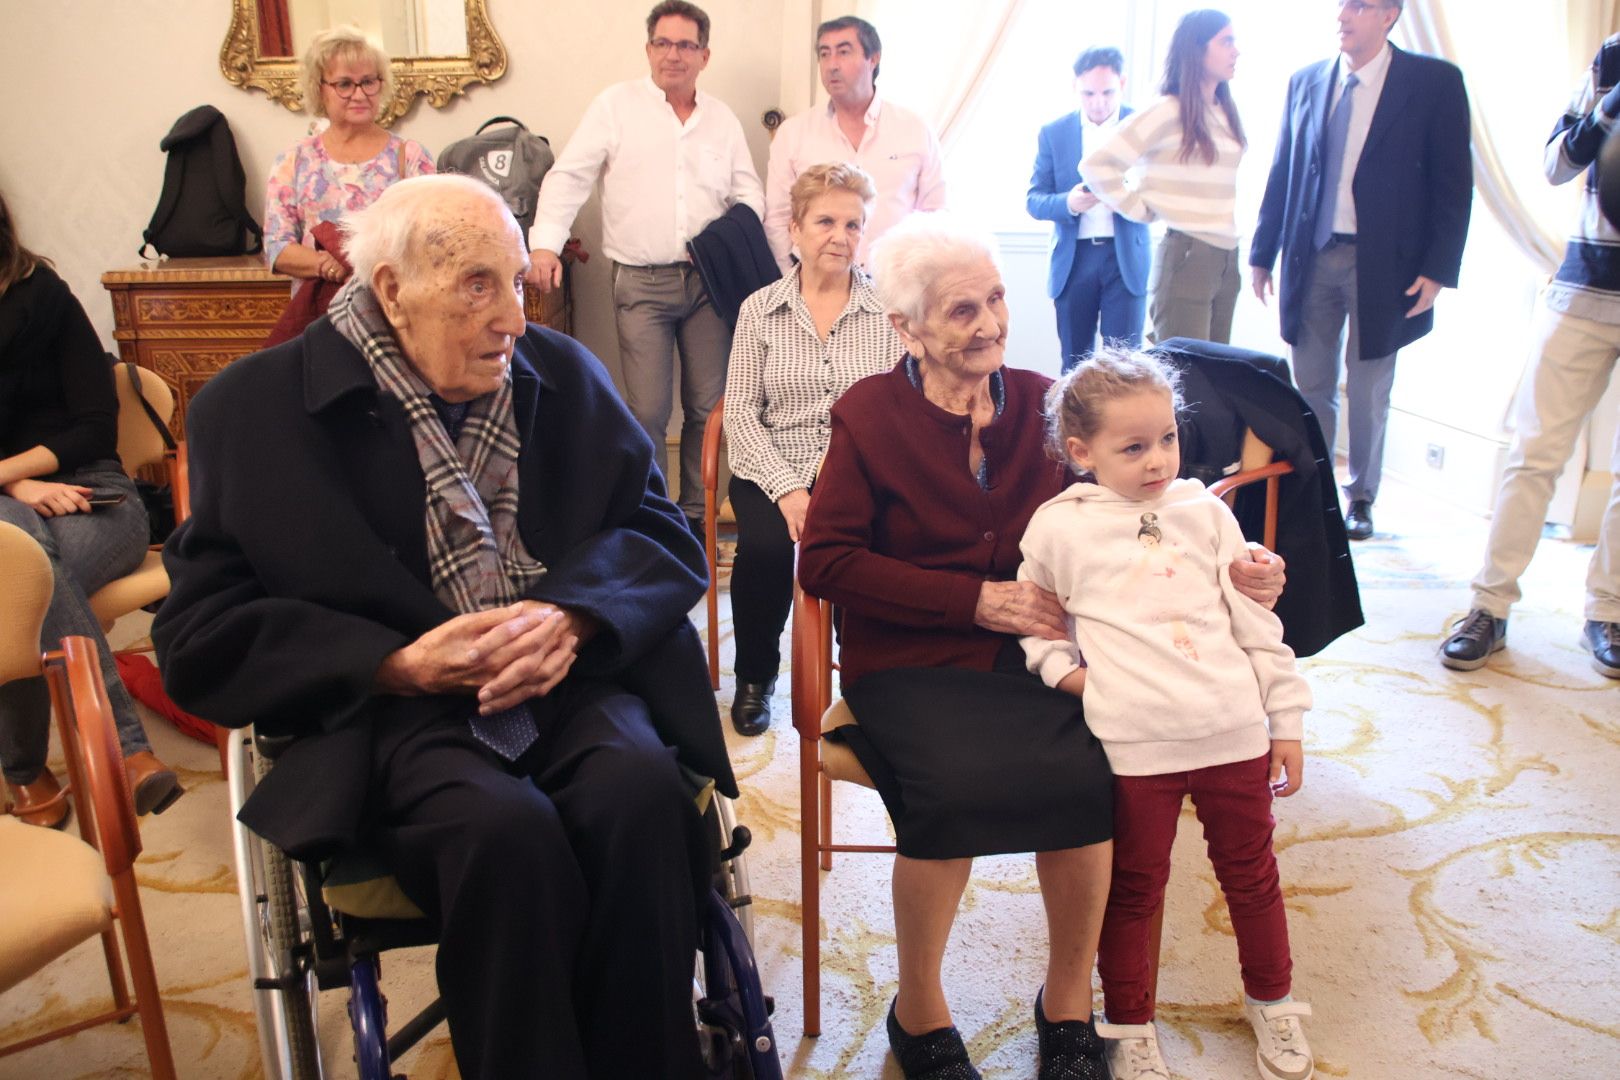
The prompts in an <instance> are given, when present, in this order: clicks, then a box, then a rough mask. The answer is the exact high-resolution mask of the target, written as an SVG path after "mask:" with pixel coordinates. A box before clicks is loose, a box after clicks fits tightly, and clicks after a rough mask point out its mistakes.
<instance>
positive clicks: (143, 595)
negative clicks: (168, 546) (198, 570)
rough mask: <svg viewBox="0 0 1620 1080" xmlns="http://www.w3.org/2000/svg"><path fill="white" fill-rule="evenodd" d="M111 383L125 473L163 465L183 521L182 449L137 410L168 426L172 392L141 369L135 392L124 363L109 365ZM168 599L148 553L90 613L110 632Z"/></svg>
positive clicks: (99, 595) (96, 597)
mask: <svg viewBox="0 0 1620 1080" xmlns="http://www.w3.org/2000/svg"><path fill="white" fill-rule="evenodd" d="M113 381H114V383H115V384H116V385H117V387H118V457H119V459H120V460H121V461H122V462H123V464H124V471H125V472H127V473H129V474H130V475H131V476H134V475H135V473H136V471H137V470H139V469H142V468H144V467H146V466H148V465H155V464H157V463H159V462H163V463H164V464H165V465H166V466H167V469H168V473H169V484H170V489H171V490H172V491H173V492H174V497H175V507H174V509H175V519H176V520H177V521H178V520H183V516H182V509H183V507H184V499H185V493H186V478H185V475H184V474H185V458H184V454H185V447H184V446H183V445H181V446H178V447H176V448H175V449H173V450H171V449H170V448H169V447H168V445H167V443H166V442H165V440H164V438H163V435H162V433H160V432H159V431H158V429H157V426H156V425H155V424H153V423H152V418H151V417H150V416H148V415H147V413H146V410H145V409H143V408H142V407H141V398H143V397H144V398H145V399H146V402H147V404H148V405H150V406H151V407H152V412H153V413H155V414H156V415H157V416H158V417H160V418H161V419H163V420H164V422H167V421H168V420H169V419H170V418H171V417H173V415H174V389H173V388H172V387H170V386H169V384H168V383H166V382H164V381H163V379H161V378H159V377H158V374H157V372H155V371H150V370H147V369H146V368H142V369H140V388H139V389H138V390H137V389H136V387H135V384H134V382H133V380H132V379H131V377H130V372H129V365H128V364H116V365H114V367H113ZM168 595H169V575H168V574H167V573H166V572H165V571H164V569H163V557H162V555H161V554H160V553H159V552H158V551H156V550H152V551H148V552H147V553H146V557H145V558H144V559H142V560H141V564H140V566H138V567H136V568H135V569H134V570H133V571H131V572H130V573H128V574H126V575H124V576H123V577H121V578H118V579H117V580H115V581H110V582H108V583H107V584H105V585H103V586H102V587H101V588H99V589H97V590H96V591H95V592H94V593H92V594H91V596H90V610H91V612H92V613H94V614H95V617H96V621H97V622H99V623H101V628H102V630H103V631H107V630H111V629H112V625H113V623H115V622H117V621H118V619H119V618H120V617H121V616H124V615H128V614H129V613H130V612H132V611H135V610H137V609H139V608H143V607H145V606H146V605H147V604H151V603H154V602H156V601H158V600H162V599H163V598H164V597H165V596H168Z"/></svg>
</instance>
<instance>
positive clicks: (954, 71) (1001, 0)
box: [817, 0, 1028, 148]
mask: <svg viewBox="0 0 1620 1080" xmlns="http://www.w3.org/2000/svg"><path fill="white" fill-rule="evenodd" d="M1027 3H1028V0H938V2H932V3H927V4H926V6H925V7H923V6H922V5H919V3H918V0H856V2H855V3H854V4H853V5H852V10H851V11H850V14H854V15H859V16H860V17H861V18H863V19H866V20H867V21H868V22H870V23H872V25H874V26H876V27H877V28H878V33H879V34H884V33H887V32H893V35H894V36H893V38H892V39H891V40H890V41H889V42H887V43H886V44H885V47H884V51H883V64H882V71H881V72H880V73H879V76H878V85H879V87H881V86H882V85H883V83H884V81H885V80H889V79H891V77H892V79H893V81H894V82H903V83H904V84H905V87H906V94H905V104H906V105H907V106H908V107H909V108H912V109H915V110H917V111H918V112H920V113H921V114H922V115H923V117H924V118H925V119H926V120H927V121H928V122H929V123H930V124H932V125H933V128H934V132H935V133H936V134H937V135H938V136H939V139H940V142H941V143H942V144H943V145H944V146H945V147H946V148H949V147H950V146H951V144H952V142H953V140H954V139H955V137H956V135H957V133H958V131H959V128H960V121H961V119H962V117H963V116H964V115H965V114H966V113H967V111H968V108H969V107H970V106H971V105H972V104H973V101H974V99H975V98H976V97H978V95H979V93H980V91H981V90H983V88H984V83H985V80H986V78H987V77H988V76H989V73H990V71H991V69H992V68H993V67H994V66H995V61H996V58H997V57H998V56H999V55H1000V54H1001V51H1002V49H1003V47H1004V46H1005V45H1006V42H1007V38H1008V34H1009V31H1010V29H1011V27H1012V25H1013V23H1014V21H1015V20H1016V19H1017V18H1018V16H1019V14H1020V12H1021V11H1022V9H1023V8H1024V7H1025V6H1026V4H1027ZM920 8H921V9H922V10H924V11H926V14H927V18H925V19H924V18H918V15H919V9H920ZM837 15H838V12H837V11H836V10H835V5H828V6H827V7H825V8H824V9H823V11H822V14H821V18H822V19H823V20H826V19H832V18H836V17H837ZM891 85H892V83H891ZM817 100H818V101H825V100H826V96H825V94H824V93H821V94H818V95H817Z"/></svg>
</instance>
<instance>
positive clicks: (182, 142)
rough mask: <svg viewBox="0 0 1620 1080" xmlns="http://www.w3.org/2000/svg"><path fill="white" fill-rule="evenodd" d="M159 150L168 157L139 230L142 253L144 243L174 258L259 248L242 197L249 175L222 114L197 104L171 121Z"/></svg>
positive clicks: (259, 239)
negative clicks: (159, 192) (148, 215)
mask: <svg viewBox="0 0 1620 1080" xmlns="http://www.w3.org/2000/svg"><path fill="white" fill-rule="evenodd" d="M159 149H161V150H163V151H164V152H165V153H167V154H168V155H169V160H168V164H167V165H166V166H165V167H164V170H163V194H162V195H160V196H158V204H157V209H156V210H155V211H153V212H152V222H151V224H149V225H148V226H147V227H146V232H145V233H143V234H142V235H143V237H144V238H145V241H146V242H145V243H143V244H142V245H141V247H140V254H141V256H142V257H143V258H145V257H147V255H146V249H147V247H148V246H150V247H152V248H155V249H156V250H157V252H158V254H160V255H170V256H174V257H177V258H185V257H190V256H195V255H246V254H251V253H253V252H255V251H259V250H260V249H261V248H262V247H263V238H264V230H262V229H260V228H259V223H258V222H257V221H254V220H253V217H252V215H250V214H249V213H248V212H247V204H246V203H245V202H244V201H243V189H244V188H245V187H246V186H247V180H246V178H245V177H244V176H243V174H242V159H241V158H239V157H237V156H236V139H235V138H233V137H232V136H231V125H230V124H229V123H227V122H226V120H225V115H224V114H223V113H221V112H220V111H219V110H218V109H216V108H214V107H213V106H212V105H199V106H197V107H196V108H195V109H192V110H191V111H190V112H188V113H186V114H185V115H184V116H182V117H181V118H180V119H178V120H176V121H175V122H174V127H173V128H171V129H170V130H169V133H168V134H167V135H165V136H164V137H163V141H162V142H161V143H160V144H159ZM249 235H251V241H250V240H249Z"/></svg>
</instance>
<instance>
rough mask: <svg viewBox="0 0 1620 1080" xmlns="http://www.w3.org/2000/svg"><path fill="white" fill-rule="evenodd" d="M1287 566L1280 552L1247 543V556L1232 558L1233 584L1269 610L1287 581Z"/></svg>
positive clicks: (1275, 604) (1273, 605) (1275, 602)
mask: <svg viewBox="0 0 1620 1080" xmlns="http://www.w3.org/2000/svg"><path fill="white" fill-rule="evenodd" d="M1287 569H1288V564H1286V563H1285V562H1283V557H1282V556H1281V555H1278V554H1277V553H1276V552H1274V551H1267V550H1266V549H1265V548H1264V547H1261V546H1260V545H1259V544H1250V545H1249V550H1248V552H1247V557H1244V556H1239V557H1238V558H1236V559H1233V560H1232V587H1233V588H1234V589H1236V590H1237V591H1238V592H1240V593H1242V594H1243V595H1244V596H1247V597H1248V598H1249V599H1250V600H1253V601H1254V602H1255V603H1257V604H1259V605H1260V606H1261V607H1263V608H1265V609H1266V610H1268V611H1269V610H1271V609H1272V608H1274V607H1276V606H1277V598H1278V597H1280V596H1282V591H1283V586H1284V585H1285V584H1287V582H1288V574H1287Z"/></svg>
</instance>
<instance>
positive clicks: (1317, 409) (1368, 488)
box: [1293, 242, 1397, 502]
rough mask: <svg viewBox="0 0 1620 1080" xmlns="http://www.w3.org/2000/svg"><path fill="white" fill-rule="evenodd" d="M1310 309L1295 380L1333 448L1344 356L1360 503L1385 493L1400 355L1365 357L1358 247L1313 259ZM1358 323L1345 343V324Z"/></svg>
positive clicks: (1350, 490) (1339, 246) (1337, 246)
mask: <svg viewBox="0 0 1620 1080" xmlns="http://www.w3.org/2000/svg"><path fill="white" fill-rule="evenodd" d="M1307 272H1308V273H1309V275H1310V278H1309V281H1308V284H1307V285H1306V287H1305V311H1304V318H1303V319H1302V320H1301V323H1300V327H1301V329H1300V337H1299V342H1298V344H1296V345H1295V346H1294V350H1293V368H1294V383H1295V385H1297V386H1298V387H1299V393H1300V396H1301V397H1303V398H1304V399H1305V403H1306V404H1307V405H1309V406H1310V407H1311V411H1312V412H1314V413H1316V419H1317V422H1318V423H1319V424H1321V425H1322V441H1323V442H1325V443H1327V447H1328V453H1329V454H1332V453H1333V441H1334V439H1335V438H1336V437H1337V435H1338V430H1339V364H1340V356H1341V355H1342V356H1344V357H1345V358H1346V359H1345V361H1344V365H1345V368H1344V396H1345V407H1346V410H1347V411H1348V413H1349V424H1350V482H1349V483H1348V484H1347V485H1345V489H1344V493H1345V497H1346V498H1348V499H1350V500H1351V501H1352V502H1354V501H1357V500H1361V499H1365V500H1366V501H1367V502H1373V501H1375V500H1376V499H1377V498H1378V481H1379V479H1380V478H1381V477H1382V476H1383V472H1384V433H1385V431H1386V429H1387V428H1388V427H1389V392H1390V389H1391V388H1392V387H1393V386H1394V385H1395V357H1396V355H1397V354H1396V353H1390V354H1389V355H1388V356H1376V357H1363V356H1362V355H1361V333H1360V331H1359V329H1358V327H1357V320H1356V248H1355V245H1354V244H1343V243H1338V242H1330V243H1329V244H1328V246H1327V247H1325V248H1323V249H1322V250H1321V251H1319V252H1317V253H1316V255H1315V257H1314V258H1313V259H1312V260H1311V266H1310V269H1309V270H1308V271H1307ZM1347 324H1348V326H1349V328H1350V342H1349V346H1348V347H1346V346H1345V326H1346V325H1347Z"/></svg>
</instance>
